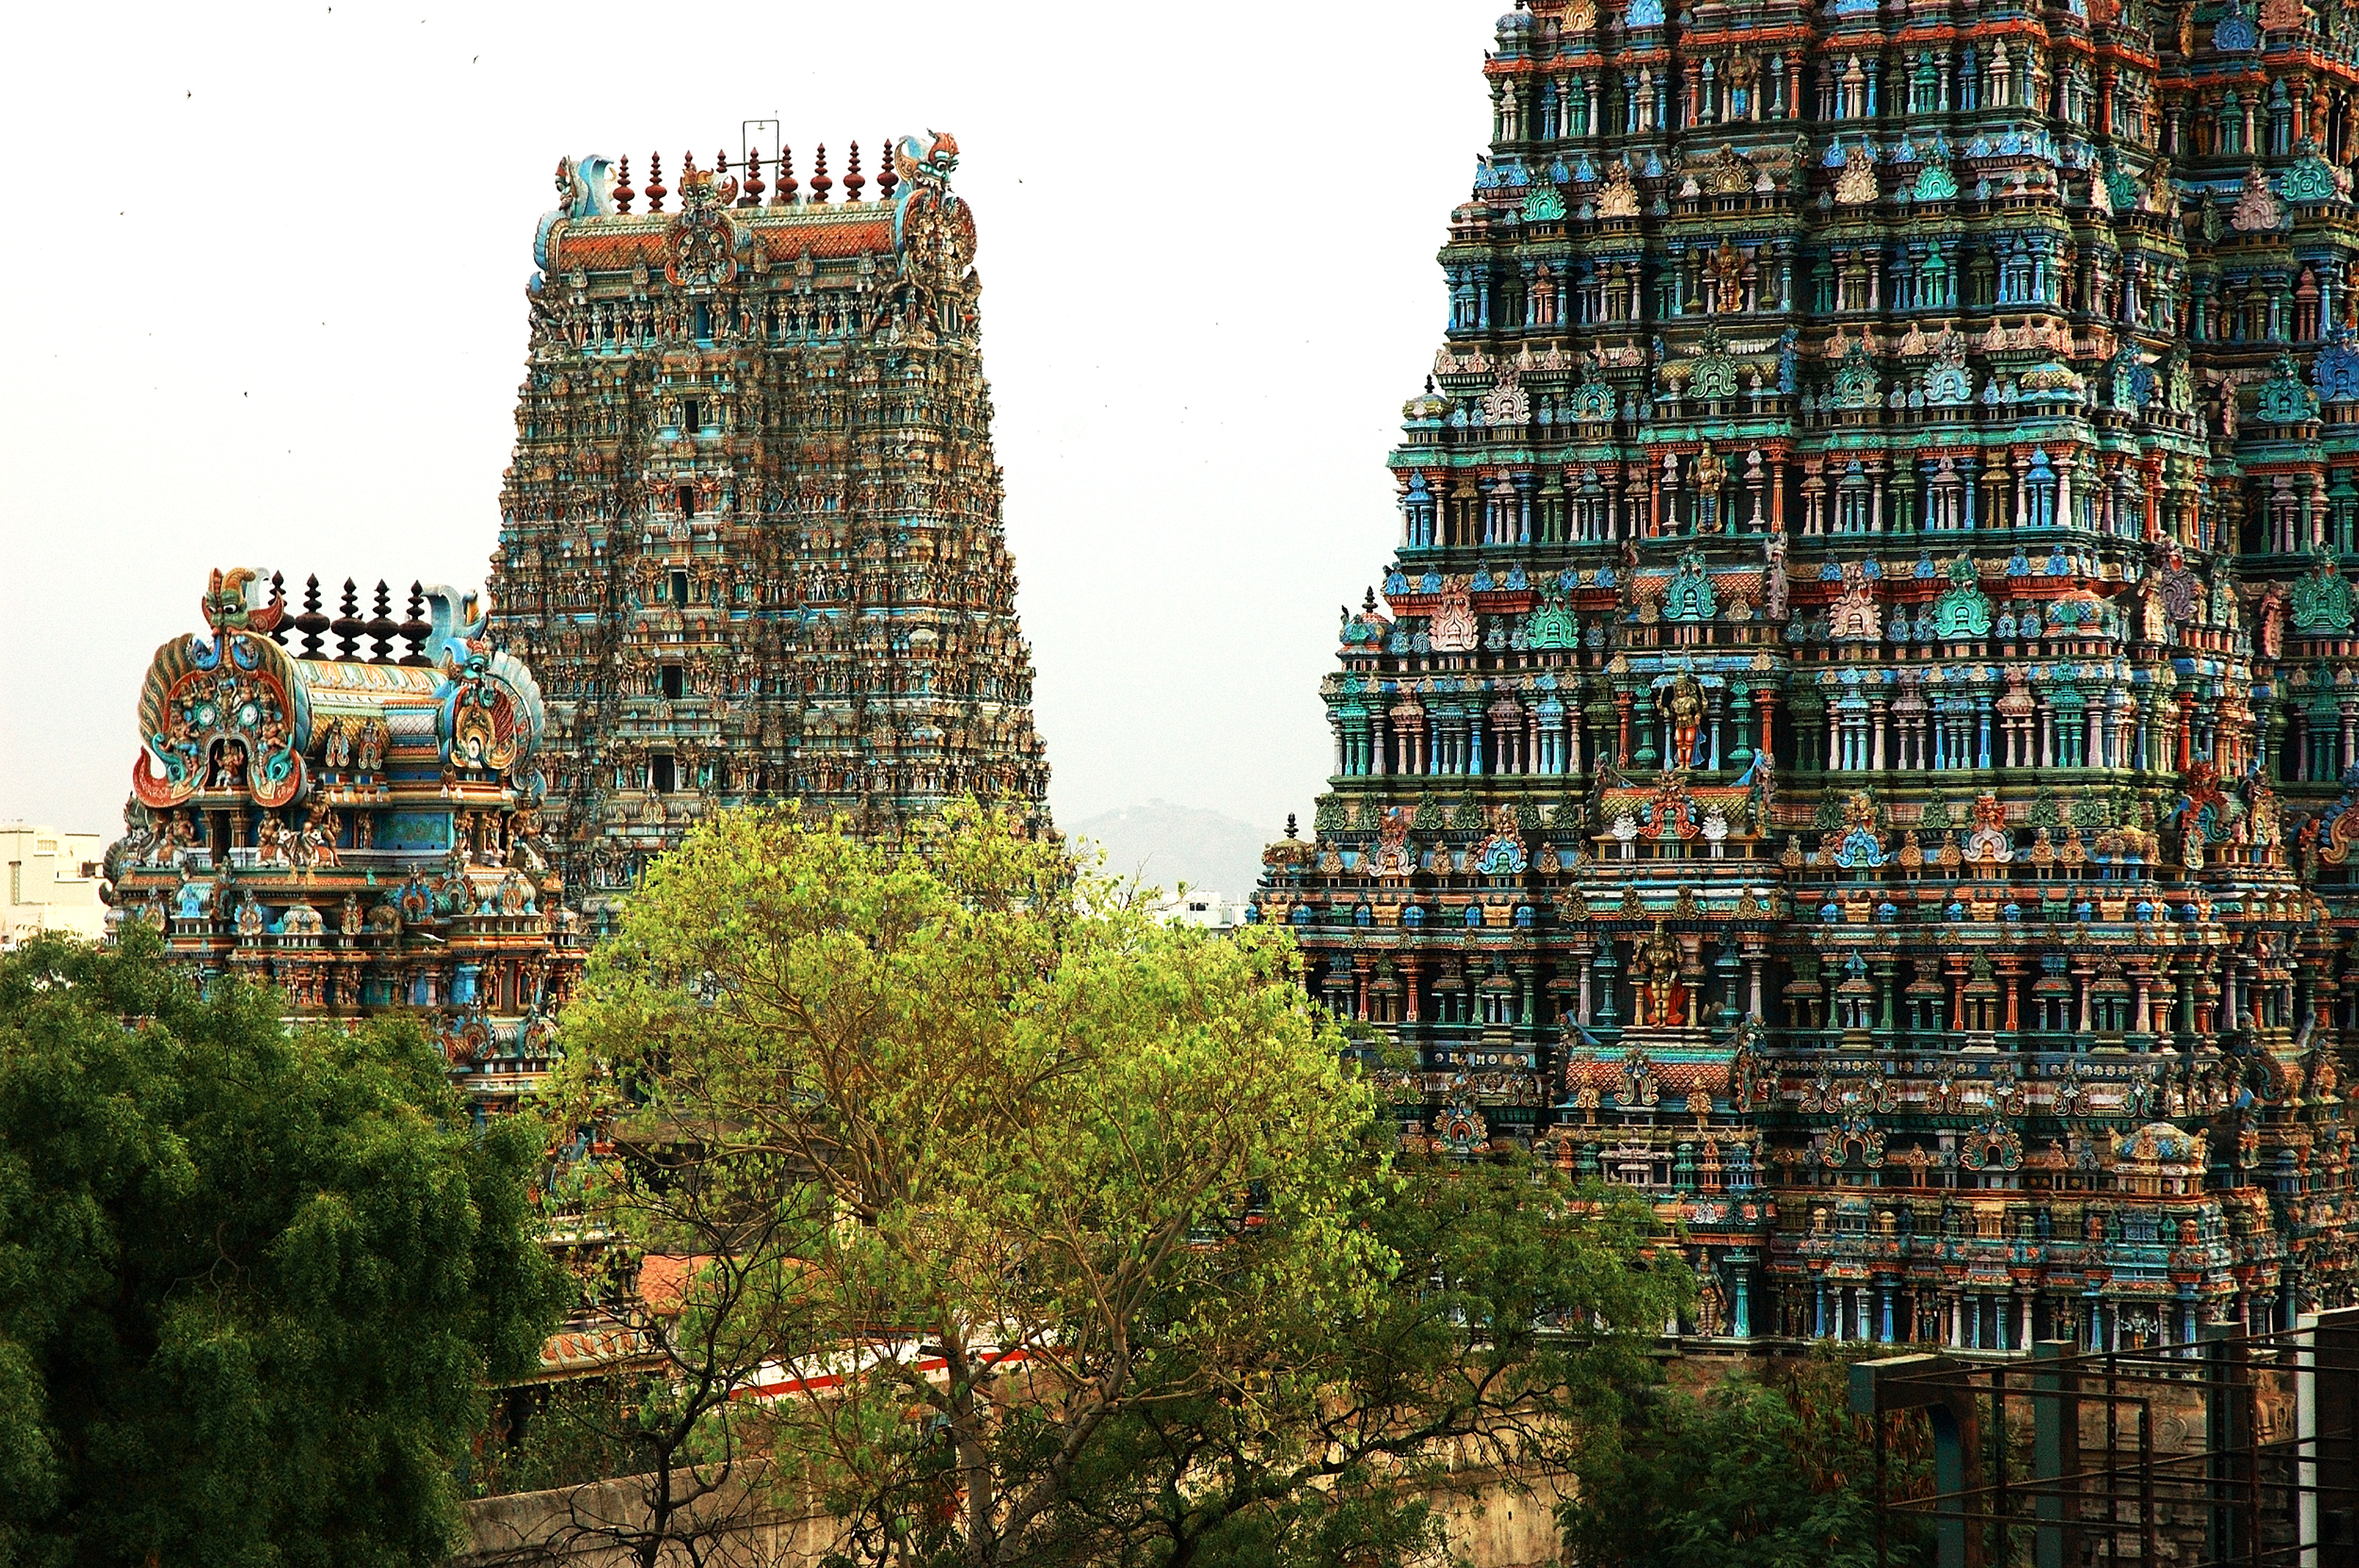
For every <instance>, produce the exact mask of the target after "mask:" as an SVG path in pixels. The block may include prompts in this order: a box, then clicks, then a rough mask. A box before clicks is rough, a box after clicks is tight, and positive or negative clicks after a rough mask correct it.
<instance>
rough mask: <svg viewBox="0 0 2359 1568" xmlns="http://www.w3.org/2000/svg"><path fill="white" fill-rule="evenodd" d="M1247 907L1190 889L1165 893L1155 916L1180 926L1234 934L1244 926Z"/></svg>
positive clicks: (1213, 893)
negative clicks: (1158, 915) (1199, 927)
mask: <svg viewBox="0 0 2359 1568" xmlns="http://www.w3.org/2000/svg"><path fill="white" fill-rule="evenodd" d="M1245 911H1246V904H1245V903H1244V901H1243V900H1239V899H1229V898H1223V897H1222V896H1221V895H1220V894H1218V893H1216V892H1200V891H1198V890H1197V889H1195V888H1190V889H1189V890H1188V891H1187V892H1183V893H1167V894H1165V895H1164V897H1163V903H1162V904H1160V905H1158V906H1157V907H1156V912H1157V913H1159V914H1161V915H1162V916H1163V918H1164V919H1165V920H1169V921H1173V922H1176V923H1177V924H1179V925H1181V926H1201V927H1203V928H1204V929H1205V930H1207V931H1233V930H1235V929H1236V928H1237V927H1238V926H1242V925H1244V924H1245Z"/></svg>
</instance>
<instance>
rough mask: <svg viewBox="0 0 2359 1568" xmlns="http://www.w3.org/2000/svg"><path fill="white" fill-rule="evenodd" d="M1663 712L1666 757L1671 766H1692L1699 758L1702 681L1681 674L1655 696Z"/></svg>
mask: <svg viewBox="0 0 2359 1568" xmlns="http://www.w3.org/2000/svg"><path fill="white" fill-rule="evenodd" d="M1656 700H1657V702H1658V703H1659V704H1660V705H1661V707H1662V709H1663V716H1664V717H1665V718H1666V719H1668V720H1669V721H1670V724H1671V755H1670V757H1669V758H1668V759H1666V760H1667V761H1668V763H1669V765H1670V766H1672V767H1675V768H1692V767H1696V766H1698V764H1699V763H1700V762H1701V761H1702V760H1703V742H1702V730H1703V714H1704V689H1703V683H1702V682H1700V681H1698V679H1697V678H1696V677H1695V676H1693V675H1690V674H1682V675H1681V676H1680V677H1679V678H1678V679H1677V680H1675V681H1673V682H1672V683H1671V684H1670V685H1669V686H1667V687H1665V688H1664V690H1663V694H1662V696H1660V697H1659V698H1657V699H1656Z"/></svg>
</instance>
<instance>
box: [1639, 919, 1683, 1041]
mask: <svg viewBox="0 0 2359 1568" xmlns="http://www.w3.org/2000/svg"><path fill="white" fill-rule="evenodd" d="M1631 973H1632V975H1633V976H1634V977H1635V978H1636V979H1637V982H1638V1013H1639V1017H1638V1024H1639V1026H1640V1027H1641V1028H1655V1029H1668V1028H1676V1027H1677V1026H1679V1023H1680V1017H1681V1000H1682V998H1681V992H1682V990H1683V988H1682V987H1681V985H1680V978H1679V977H1680V947H1679V943H1678V942H1676V941H1674V940H1673V939H1672V938H1671V937H1670V936H1668V935H1666V934H1665V931H1664V929H1663V923H1662V922H1661V921H1657V922H1655V928H1654V934H1653V935H1652V936H1650V937H1648V939H1647V940H1646V941H1645V942H1643V943H1641V944H1640V945H1639V949H1638V956H1637V959H1636V961H1635V962H1634V963H1632V965H1631Z"/></svg>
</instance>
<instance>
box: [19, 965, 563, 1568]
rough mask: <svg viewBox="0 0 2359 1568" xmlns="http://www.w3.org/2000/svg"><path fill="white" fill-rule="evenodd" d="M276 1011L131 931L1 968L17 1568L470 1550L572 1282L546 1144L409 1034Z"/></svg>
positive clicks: (350, 1560)
mask: <svg viewBox="0 0 2359 1568" xmlns="http://www.w3.org/2000/svg"><path fill="white" fill-rule="evenodd" d="M279 1007H280V999H279V998H278V997H277V996H276V993H271V992H266V991H262V990H259V989H255V988H252V987H249V986H246V985H243V984H242V983H239V982H236V981H225V982H223V983H222V984H221V985H220V986H219V987H218V988H217V994H215V995H214V996H213V997H211V998H210V999H207V998H203V997H200V996H198V995H197V994H196V993H194V991H193V990H192V988H191V987H189V986H188V985H186V984H185V983H184V982H183V981H181V980H180V979H178V978H177V977H176V976H173V975H172V974H170V973H169V972H168V971H167V969H166V968H165V966H164V964H163V962H162V959H161V956H160V951H159V943H158V939H157V938H156V937H155V935H154V934H153V933H152V932H150V931H148V930H147V929H146V928H145V927H142V926H139V925H138V924H137V923H132V924H130V925H127V926H125V931H124V939H123V945H122V947H121V948H120V949H119V950H106V949H99V948H93V947H89V946H85V945H81V944H78V943H75V942H69V941H64V940H60V939H55V938H51V939H42V940H40V941H36V942H33V943H31V944H29V945H28V946H27V947H25V949H24V950H23V951H21V952H18V953H15V954H11V955H7V956H0V1563H20V1562H21V1563H26V1564H43V1565H47V1564H57V1565H60V1568H63V1565H68V1564H75V1565H78V1564H108V1563H141V1564H146V1563H158V1562H168V1563H173V1564H176V1565H177V1564H191V1565H198V1568H209V1565H214V1564H220V1565H237V1568H248V1565H253V1568H280V1565H287V1568H295V1565H301V1564H310V1563H317V1564H323V1565H325V1564H336V1565H339V1568H345V1565H351V1564H363V1565H376V1564H410V1563H417V1564H425V1563H434V1562H440V1561H442V1560H443V1559H444V1558H445V1556H446V1555H447V1553H448V1551H449V1549H450V1545H451V1540H452V1531H453V1528H454V1526H455V1525H456V1523H457V1503H456V1489H455V1487H454V1485H453V1481H452V1474H453V1470H454V1467H455V1466H458V1465H460V1464H461V1463H463V1462H464V1460H465V1458H466V1455H467V1450H468V1445H469V1443H470V1441H471V1439H472V1438H473V1436H474V1435H475V1433H476V1432H477V1430H478V1429H479V1426H480V1419H481V1415H482V1412H483V1396H482V1392H481V1391H482V1388H483V1386H484V1383H485V1380H486V1379H487V1378H502V1377H515V1376H521V1375H523V1374H525V1373H526V1372H527V1371H529V1370H530V1369H531V1368H532V1367H533V1366H534V1365H535V1364H536V1361H537V1355H538V1351H539V1348H540V1345H541V1342H542V1339H543V1336H544V1333H545V1332H546V1330H547V1328H548V1327H549V1326H551V1325H552V1324H553V1322H554V1319H555V1316H556V1311H557V1308H558V1305H559V1302H560V1299H561V1298H562V1294H563V1281H562V1279H561V1276H559V1275H558V1273H557V1271H556V1270H555V1269H554V1268H553V1267H552V1265H551V1264H550V1263H549V1262H548V1261H547V1259H546V1258H545V1256H544V1253H543V1251H542V1249H541V1247H540V1244H539V1242H538V1235H539V1228H538V1225H537V1222H536V1221H535V1220H534V1218H533V1215H532V1213H531V1209H530V1199H529V1185H528V1184H529V1182H530V1180H531V1178H532V1175H533V1172H534V1170H535V1168H536V1167H537V1165H538V1163H539V1160H540V1158H541V1156H542V1152H543V1147H544V1143H543V1138H542V1135H541V1133H540V1131H539V1130H538V1128H537V1127H536V1126H534V1125H533V1124H532V1123H530V1122H528V1121H525V1120H514V1121H508V1122H502V1123H498V1124H495V1125H494V1126H491V1127H490V1128H489V1129H487V1130H483V1131H481V1132H478V1131H477V1130H475V1129H474V1128H472V1127H470V1126H468V1124H467V1121H466V1119H465V1117H464V1114H463V1111H462V1109H461V1108H460V1105H459V1104H458V1102H457V1100H456V1099H455V1097H454V1096H453V1095H452V1093H451V1092H450V1091H449V1089H448V1088H447V1086H446V1085H445V1083H444V1080H443V1074H442V1064H441V1060H440V1058H439V1056H438V1055H437V1054H436V1053H435V1051H434V1050H433V1048H432V1047H431V1045H430V1043H428V1042H427V1039H426V1037H425V1035H424V1033H423V1031H421V1030H420V1029H419V1028H418V1027H417V1026H416V1025H415V1024H413V1023H410V1022H408V1021H406V1020H404V1021H389V1022H385V1023H380V1024H376V1025H373V1026H370V1027H368V1028H365V1029H362V1030H360V1031H359V1032H357V1033H354V1034H350V1035H345V1034H341V1033H333V1032H329V1031H325V1030H321V1031H306V1032H301V1033H295V1032H291V1031H290V1030H289V1029H288V1028H287V1027H286V1026H284V1025H283V1024H282V1023H281V1021H280V1018H279V1011H278V1009H279Z"/></svg>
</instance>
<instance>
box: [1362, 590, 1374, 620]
mask: <svg viewBox="0 0 2359 1568" xmlns="http://www.w3.org/2000/svg"><path fill="white" fill-rule="evenodd" d="M1360 612H1361V613H1362V614H1364V615H1373V614H1375V613H1376V589H1375V588H1374V587H1373V586H1371V587H1370V588H1369V589H1368V592H1367V596H1366V597H1365V598H1364V599H1362V600H1361V601H1360Z"/></svg>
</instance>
